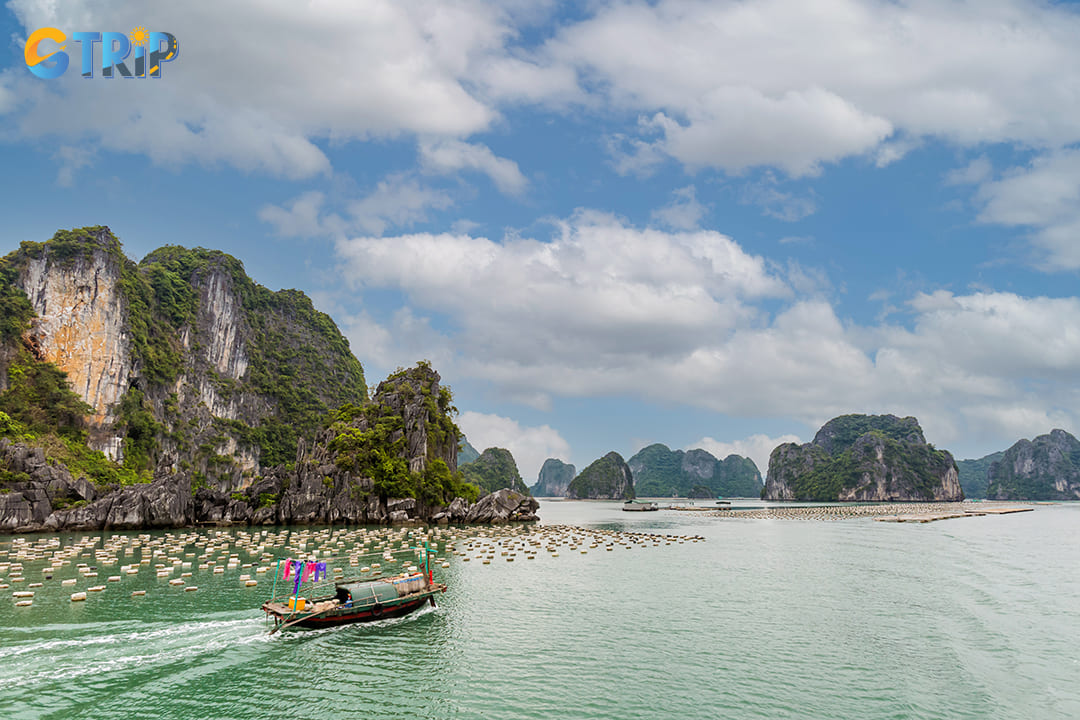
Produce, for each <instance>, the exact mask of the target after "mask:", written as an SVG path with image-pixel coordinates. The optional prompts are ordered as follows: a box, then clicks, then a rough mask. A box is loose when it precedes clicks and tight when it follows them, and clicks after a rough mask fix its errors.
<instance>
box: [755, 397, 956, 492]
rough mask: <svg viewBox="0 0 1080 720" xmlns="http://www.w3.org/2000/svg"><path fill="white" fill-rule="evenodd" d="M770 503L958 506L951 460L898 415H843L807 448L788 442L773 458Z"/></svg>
mask: <svg viewBox="0 0 1080 720" xmlns="http://www.w3.org/2000/svg"><path fill="white" fill-rule="evenodd" d="M762 497H763V498H765V499H767V500H817V501H843V502H847V501H859V502H881V501H908V500H935V501H958V500H962V499H963V497H964V494H963V490H962V489H961V487H960V482H959V475H958V472H957V468H956V463H955V462H954V461H953V458H952V455H950V454H949V453H948V452H946V451H944V450H936V449H934V447H933V446H932V445H929V444H928V443H927V442H926V439H925V438H924V437H923V433H922V428H921V427H920V426H919V422H918V421H917V420H916V419H915V418H912V417H907V418H902V419H901V418H898V417H896V416H894V415H844V416H841V417H838V418H834V419H833V420H830V421H829V422H828V423H826V424H825V425H824V426H822V428H821V430H819V431H818V433H817V435H816V436H815V437H814V441H813V442H811V443H807V444H806V445H796V444H795V443H785V444H783V445H780V446H779V447H777V448H776V449H774V450H773V452H772V455H771V456H770V457H769V473H768V477H767V478H766V481H765V488H764V490H763V491H762Z"/></svg>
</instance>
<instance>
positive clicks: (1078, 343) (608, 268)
mask: <svg viewBox="0 0 1080 720" xmlns="http://www.w3.org/2000/svg"><path fill="white" fill-rule="evenodd" d="M337 251H338V253H339V255H340V257H341V259H342V263H341V272H342V277H343V278H344V279H345V280H346V281H348V282H351V283H353V284H354V285H355V286H356V287H358V288H391V289H394V290H397V291H400V292H401V293H402V294H403V296H404V298H405V303H406V305H407V307H409V308H411V312H413V313H415V315H416V317H418V318H431V319H432V320H433V322H434V320H435V319H436V318H439V322H440V323H442V324H449V325H450V326H452V327H453V330H452V332H451V333H450V334H448V335H445V336H440V338H439V342H440V343H442V344H441V345H439V347H440V349H441V350H442V351H443V352H446V353H448V355H447V363H448V364H447V365H446V367H447V368H448V372H452V373H453V374H454V376H455V377H473V378H479V379H483V380H484V381H487V382H490V383H491V384H492V385H493V386H494V388H496V389H497V391H498V392H500V393H501V394H502V395H503V396H504V397H509V398H513V399H515V400H517V401H519V402H523V403H527V404H529V405H533V406H536V407H541V408H543V407H545V406H547V405H548V404H549V403H550V399H551V398H552V397H603V396H619V397H634V398H637V399H640V400H644V401H650V402H664V403H682V404H687V405H692V406H696V407H701V408H706V409H709V410H713V411H716V412H720V413H724V414H728V415H733V416H742V417H763V418H764V417H786V418H793V419H795V420H797V421H800V422H802V423H804V424H805V426H806V427H807V428H808V430H809V431H811V432H812V431H813V430H814V429H816V428H817V427H818V426H819V425H820V424H821V423H823V422H824V421H826V420H828V419H829V418H831V417H834V416H836V415H839V414H844V413H850V412H866V413H888V412H891V413H896V414H899V415H915V416H916V417H918V418H919V419H920V420H921V421H922V423H923V426H924V428H925V430H926V432H927V435H928V437H929V438H930V439H931V441H932V442H935V443H938V444H940V445H943V446H945V447H948V443H949V442H951V441H953V440H956V439H958V438H965V439H966V440H969V441H971V442H976V443H978V442H993V443H994V444H1000V443H1006V444H1007V443H1010V442H1012V440H1015V438H1016V437H1017V435H1016V434H1015V433H1016V432H1017V430H1018V429H1019V428H1025V432H1026V433H1027V434H1028V435H1031V434H1037V433H1039V432H1046V431H1047V430H1048V429H1049V427H1048V426H1047V425H1046V424H1045V423H1053V424H1054V425H1056V426H1064V427H1071V426H1072V424H1071V423H1073V422H1075V421H1076V420H1077V419H1078V418H1080V416H1078V415H1077V413H1076V412H1075V410H1074V408H1075V407H1078V406H1080V390H1077V389H1076V388H1078V387H1080V299H1077V298H1050V297H1024V296H1020V295H1016V294H1011V293H1002V292H989V291H987V292H969V293H967V294H955V293H951V292H948V291H936V292H933V293H924V294H916V295H914V296H912V297H910V298H909V299H908V300H907V301H906V302H899V301H898V302H897V303H894V305H893V310H892V313H890V315H889V317H899V318H900V319H902V320H903V321H904V322H903V324H889V323H885V322H884V320H879V322H881V323H883V324H879V325H870V326H862V325H857V324H854V323H851V322H849V321H845V320H843V319H842V318H841V317H839V316H838V315H837V313H836V310H835V308H834V307H833V305H832V304H831V302H830V301H829V299H828V297H827V291H828V285H827V283H828V278H827V276H824V275H823V274H822V273H820V271H816V272H814V273H808V272H807V271H805V270H803V269H802V268H800V267H799V266H798V265H797V264H796V265H794V266H793V267H790V268H789V269H788V272H787V273H785V274H783V276H781V275H779V274H778V273H779V270H778V268H779V267H780V265H779V264H777V263H772V262H769V261H767V260H766V259H764V258H761V257H758V256H753V255H750V254H748V253H746V252H745V251H744V250H742V248H740V247H739V245H738V244H737V243H735V242H734V241H733V240H731V239H730V238H727V237H725V236H723V235H720V234H719V233H715V232H708V231H697V232H671V233H668V232H662V231H658V230H653V229H644V230H643V229H638V228H635V227H632V226H628V225H627V224H626V223H625V222H624V221H621V220H619V219H618V218H614V217H612V216H609V215H603V214H598V213H593V212H585V211H583V212H579V213H578V214H576V215H575V216H573V217H572V218H570V219H568V220H566V221H562V222H561V223H559V224H558V232H557V233H556V235H555V237H554V238H553V239H551V240H549V241H539V240H534V239H527V238H521V237H510V238H506V239H504V240H503V241H501V242H496V241H493V240H490V239H487V238H484V237H474V236H470V235H465V234H459V235H428V234H415V235H399V236H393V237H360V238H353V239H349V240H341V241H340V242H339V243H338V244H337ZM420 342H421V344H422V342H423V341H422V340H421V341H420ZM416 349H417V351H420V350H421V348H420V347H417V348H416ZM424 354H425V353H423V352H422V351H421V352H420V355H421V356H422V355H424ZM987 408H993V412H990V411H988V410H987ZM758 440H759V442H760V443H762V445H761V446H754V445H753V444H752V443H750V441H749V440H747V441H743V442H744V445H743V446H742V447H743V448H744V449H745V450H746V452H753V453H757V454H756V455H751V456H752V457H754V459H755V462H757V461H759V460H761V461H762V463H763V466H762V468H761V469H762V471H763V472H764V471H765V467H764V462H765V459H764V458H765V454H764V450H763V444H764V443H766V441H765V440H761V439H760V438H759V439H758ZM717 441H718V442H721V441H722V442H731V441H728V440H727V439H723V438H721V439H719V440H717ZM1002 446H1004V445H1002Z"/></svg>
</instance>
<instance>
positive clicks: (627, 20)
mask: <svg viewBox="0 0 1080 720" xmlns="http://www.w3.org/2000/svg"><path fill="white" fill-rule="evenodd" d="M1078 33H1080V15H1078V14H1077V13H1076V12H1075V11H1073V10H1072V9H1071V8H1070V7H1069V6H1067V5H1047V4H1043V3H1035V2H1030V1H1029V0H1007V1H1006V2H999V3H993V4H991V5H979V6H978V7H975V6H973V5H971V4H969V3H961V2H942V3H925V2H916V3H901V4H898V3H893V2H887V1H886V0H830V1H828V2H815V3H805V2H801V1H800V0H769V1H766V2H747V3H720V2H682V1H680V0H661V1H660V2H656V3H646V2H643V1H638V2H620V3H611V4H605V5H601V6H598V9H597V10H596V11H595V12H594V14H593V15H592V16H591V17H589V18H586V19H585V20H582V21H581V22H577V23H569V24H567V25H565V26H564V27H563V28H562V29H561V31H560V32H559V33H558V34H557V35H556V36H555V37H553V38H551V39H550V40H549V41H548V42H547V43H546V44H545V46H544V48H543V52H542V53H539V54H540V55H541V57H542V58H543V59H544V62H548V63H555V64H563V65H566V66H569V67H573V68H575V69H576V70H577V72H578V74H579V77H580V78H582V80H581V84H582V86H583V87H588V88H590V90H591V92H592V93H594V94H601V95H603V97H604V99H605V100H606V101H608V102H609V103H611V104H613V105H615V106H616V107H622V108H626V109H629V110H632V111H637V112H643V113H649V114H650V117H651V118H652V123H653V125H654V129H658V130H659V131H660V132H661V133H662V137H661V139H659V140H657V141H655V142H652V141H650V144H651V145H652V146H654V147H656V148H657V149H660V150H662V151H663V152H665V153H667V154H669V155H671V156H672V157H674V158H676V159H677V160H679V161H680V162H682V163H684V164H685V165H687V166H689V167H700V166H703V165H711V166H715V167H721V168H724V169H727V170H731V171H738V170H739V169H742V168H745V167H750V166H757V165H765V166H771V167H776V168H781V169H783V170H785V171H786V172H788V173H789V174H791V175H806V174H813V173H815V172H817V171H819V169H820V166H821V164H822V163H828V162H834V161H836V160H838V159H840V158H843V157H849V156H852V155H864V154H868V153H871V152H873V154H874V156H875V162H876V164H878V165H884V164H888V163H890V162H894V161H895V160H896V159H898V158H899V157H901V156H902V155H903V154H904V153H906V152H907V151H909V150H910V149H911V148H912V147H914V146H916V145H917V144H918V143H919V142H920V140H921V138H924V137H934V138H939V139H944V140H947V141H949V142H953V143H957V144H960V145H965V146H974V145H979V144H981V143H997V142H1008V143H1014V142H1015V143H1020V144H1025V145H1032V146H1043V147H1055V146H1061V145H1065V144H1068V143H1072V142H1076V141H1077V140H1080V127H1078V126H1077V124H1076V122H1075V118H1076V116H1077V114H1078V112H1080V95H1078V94H1076V93H1065V94H1063V93H1062V92H1061V91H1060V88H1061V87H1074V86H1075V85H1076V84H1077V82H1078V75H1077V72H1078V71H1077V70H1076V68H1080V50H1078V49H1077V46H1076V43H1075V42H1074V39H1075V37H1076V36H1077V34H1078Z"/></svg>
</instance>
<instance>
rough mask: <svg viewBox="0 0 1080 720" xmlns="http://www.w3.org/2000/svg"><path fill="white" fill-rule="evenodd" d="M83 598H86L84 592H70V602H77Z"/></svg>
mask: <svg viewBox="0 0 1080 720" xmlns="http://www.w3.org/2000/svg"><path fill="white" fill-rule="evenodd" d="M85 599H86V593H84V592H77V593H71V602H79V601H80V600H85Z"/></svg>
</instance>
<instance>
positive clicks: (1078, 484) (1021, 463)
mask: <svg viewBox="0 0 1080 720" xmlns="http://www.w3.org/2000/svg"><path fill="white" fill-rule="evenodd" d="M987 479H988V481H989V485H988V487H987V497H989V498H992V499H995V500H1078V499H1080V441H1078V440H1077V439H1076V438H1075V437H1073V436H1072V435H1071V434H1069V433H1067V432H1065V431H1064V430H1051V431H1050V433H1049V434H1048V435H1039V436H1038V437H1036V438H1035V439H1034V440H1020V441H1019V442H1017V443H1016V444H1015V445H1013V446H1012V447H1011V448H1009V449H1008V450H1006V451H1005V453H1004V455H1002V456H1001V458H1000V459H998V460H997V461H995V462H992V463H991V464H990V470H989V473H988V475H987Z"/></svg>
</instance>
